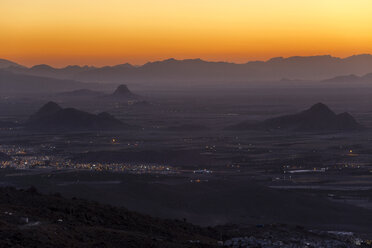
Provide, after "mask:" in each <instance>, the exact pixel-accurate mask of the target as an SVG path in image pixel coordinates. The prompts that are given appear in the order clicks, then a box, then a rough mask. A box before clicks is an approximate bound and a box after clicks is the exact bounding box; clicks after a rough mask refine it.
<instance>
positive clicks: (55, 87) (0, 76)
mask: <svg viewBox="0 0 372 248" xmlns="http://www.w3.org/2000/svg"><path fill="white" fill-rule="evenodd" d="M107 86H109V87H111V85H102V84H99V83H83V82H78V81H75V80H70V79H56V78H50V77H45V76H33V75H27V74H20V73H14V72H9V71H6V70H4V69H2V70H1V69H0V93H53V92H61V91H71V90H77V89H82V88H89V89H97V90H99V89H105V88H107ZM112 87H114V86H113V85H112Z"/></svg>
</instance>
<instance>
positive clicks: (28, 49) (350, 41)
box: [0, 0, 372, 67]
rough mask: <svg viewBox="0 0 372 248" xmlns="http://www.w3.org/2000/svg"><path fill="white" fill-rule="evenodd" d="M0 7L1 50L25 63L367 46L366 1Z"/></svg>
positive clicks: (370, 43) (21, 1) (39, 2)
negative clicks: (0, 12)
mask: <svg viewBox="0 0 372 248" xmlns="http://www.w3.org/2000/svg"><path fill="white" fill-rule="evenodd" d="M0 9H1V10H3V13H2V14H1V15H0V28H1V30H2V33H3V36H4V37H6V38H5V39H2V40H0V54H1V57H3V58H7V59H9V60H14V61H17V62H19V63H22V64H25V65H27V66H30V65H35V64H40V63H46V64H49V65H52V66H57V67H63V66H66V65H68V64H78V65H85V64H87V65H95V66H102V65H114V64H120V63H123V62H129V63H132V64H136V65H138V64H143V63H145V62H147V61H155V60H164V59H167V58H176V59H185V58H201V59H203V60H209V61H221V60H223V61H227V62H236V63H243V62H247V61H250V60H266V59H269V58H271V57H279V56H283V57H290V56H295V55H303V56H311V55H318V54H332V55H333V56H338V57H347V56H349V55H352V54H362V53H371V52H372V33H371V32H369V30H370V27H369V26H370V23H372V17H371V15H370V12H371V10H372V3H371V1H367V0H353V1H351V0H339V1H334V0H315V1H311V2H305V1H294V0H283V1H275V0H264V1H260V2H258V1H243V0H234V1H222V0H219V1H212V0H204V1H202V2H201V1H196V0H191V1H183V0H178V1H169V0H159V1H156V2H154V1H151V0H139V1H135V2H132V1H118V0H108V1H102V0H92V1H89V2H87V1H72V0H66V1H45V0H33V1H25V0H17V1H8V0H5V1H1V3H0Z"/></svg>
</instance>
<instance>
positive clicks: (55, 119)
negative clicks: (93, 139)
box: [26, 102, 130, 131]
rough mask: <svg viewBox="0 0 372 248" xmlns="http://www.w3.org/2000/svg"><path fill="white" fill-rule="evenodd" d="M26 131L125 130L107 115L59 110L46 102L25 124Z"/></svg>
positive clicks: (121, 123) (125, 125) (122, 124)
mask: <svg viewBox="0 0 372 248" xmlns="http://www.w3.org/2000/svg"><path fill="white" fill-rule="evenodd" d="M26 127H27V128H28V129H34V130H35V129H36V130H41V131H43V130H45V131H50V130H112V129H125V128H129V127H130V126H129V125H127V124H124V123H123V122H121V121H120V120H118V119H116V118H115V117H113V116H112V115H110V114H108V113H100V114H98V115H95V114H91V113H87V112H84V111H80V110H77V109H74V108H65V109H64V108H61V107H60V106H59V105H58V104H56V103H54V102H48V103H47V104H45V105H44V106H42V107H41V108H40V109H39V111H37V112H36V113H35V114H33V115H32V116H31V117H30V119H29V121H28V122H27V124H26Z"/></svg>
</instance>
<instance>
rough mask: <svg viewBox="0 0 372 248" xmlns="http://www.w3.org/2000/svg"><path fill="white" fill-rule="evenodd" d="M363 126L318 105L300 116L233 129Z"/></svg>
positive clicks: (275, 119) (325, 129)
mask: <svg viewBox="0 0 372 248" xmlns="http://www.w3.org/2000/svg"><path fill="white" fill-rule="evenodd" d="M360 127H361V126H360V125H359V124H358V122H357V121H356V120H355V119H354V117H352V116H351V115H350V114H349V113H346V112H345V113H342V114H338V115H336V114H335V113H334V112H333V111H332V110H331V109H329V108H328V106H327V105H325V104H323V103H317V104H314V105H313V106H311V107H310V108H309V109H307V110H305V111H302V112H300V113H298V114H292V115H284V116H279V117H275V118H271V119H267V120H265V121H262V122H260V123H258V124H249V123H247V122H242V123H240V124H238V125H235V126H233V127H231V128H232V129H243V130H244V129H251V128H261V129H287V130H297V131H351V130H357V129H359V128H360Z"/></svg>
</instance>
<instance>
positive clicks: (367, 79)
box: [323, 73, 372, 83]
mask: <svg viewBox="0 0 372 248" xmlns="http://www.w3.org/2000/svg"><path fill="white" fill-rule="evenodd" d="M323 82H325V83H372V73H368V74H366V75H364V76H360V77H359V76H356V75H354V74H350V75H346V76H337V77H334V78H330V79H326V80H323Z"/></svg>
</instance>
